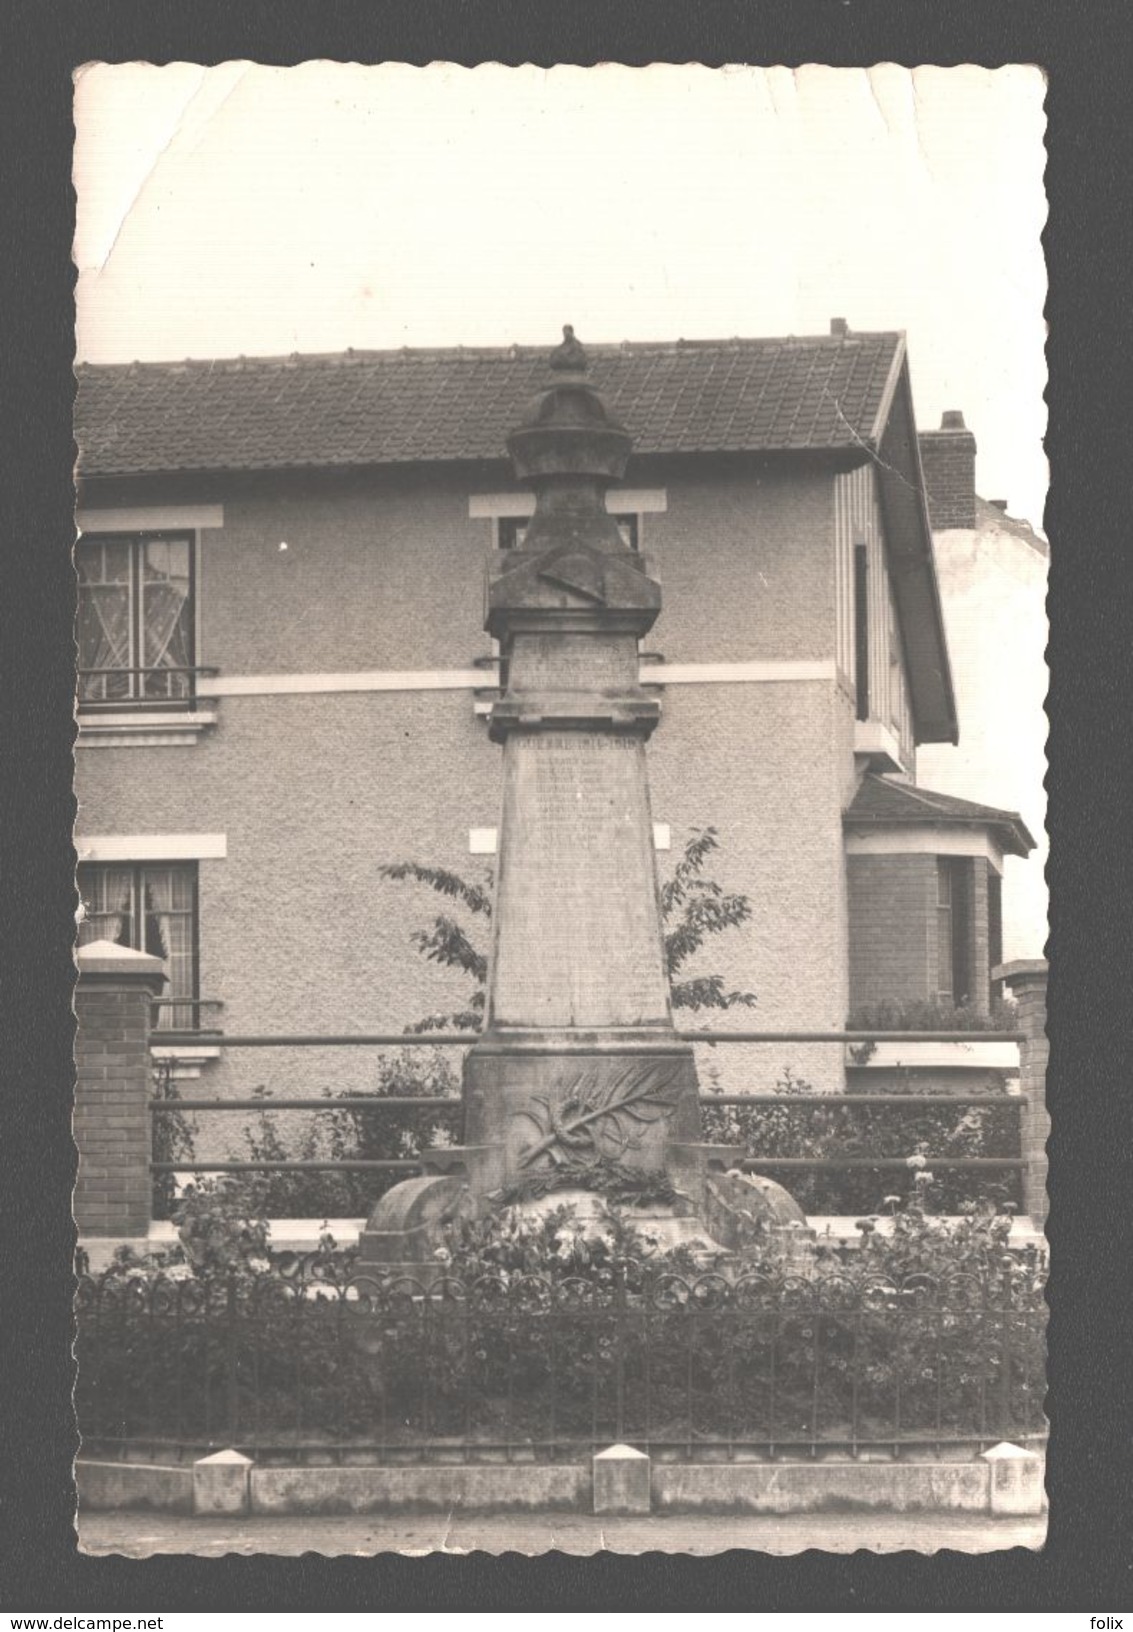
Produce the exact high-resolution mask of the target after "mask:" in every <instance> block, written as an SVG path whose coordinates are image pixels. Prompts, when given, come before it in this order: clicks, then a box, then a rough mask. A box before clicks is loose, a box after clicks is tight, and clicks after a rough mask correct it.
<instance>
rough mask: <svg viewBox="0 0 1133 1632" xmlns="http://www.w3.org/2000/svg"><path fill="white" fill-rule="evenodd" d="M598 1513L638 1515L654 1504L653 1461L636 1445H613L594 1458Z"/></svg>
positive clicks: (596, 1509) (596, 1511) (595, 1503)
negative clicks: (652, 1490)
mask: <svg viewBox="0 0 1133 1632" xmlns="http://www.w3.org/2000/svg"><path fill="white" fill-rule="evenodd" d="M591 1460H592V1466H593V1469H594V1511H595V1513H596V1514H605V1515H607V1516H609V1517H613V1516H614V1515H621V1516H626V1515H630V1516H632V1515H638V1514H642V1513H648V1512H649V1510H650V1507H651V1505H652V1493H651V1488H650V1468H651V1466H652V1464H651V1462H650V1459H649V1457H648V1456H646V1454H645V1452H644V1451H635V1450H634V1448H633V1446H632V1445H611V1446H610V1448H609V1449H608V1450H605V1451H599V1452H598V1454H597V1455H596V1456H595V1457H593V1458H592V1459H591Z"/></svg>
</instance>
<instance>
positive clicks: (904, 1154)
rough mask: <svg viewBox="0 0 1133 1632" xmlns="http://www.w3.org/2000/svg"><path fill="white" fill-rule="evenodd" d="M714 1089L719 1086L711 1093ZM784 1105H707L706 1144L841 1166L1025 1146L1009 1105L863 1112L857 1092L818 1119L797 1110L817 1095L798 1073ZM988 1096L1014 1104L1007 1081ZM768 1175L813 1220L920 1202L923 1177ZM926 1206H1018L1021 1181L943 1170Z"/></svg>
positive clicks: (855, 1172) (883, 1172)
mask: <svg viewBox="0 0 1133 1632" xmlns="http://www.w3.org/2000/svg"><path fill="white" fill-rule="evenodd" d="M709 1087H710V1088H711V1084H709ZM776 1089H777V1091H778V1092H779V1093H780V1094H782V1095H783V1096H784V1101H785V1103H784V1104H783V1105H782V1106H781V1107H780V1106H778V1105H752V1106H750V1107H749V1106H744V1105H713V1104H712V1101H711V1098H708V1099H707V1100H706V1101H705V1102H704V1105H703V1110H702V1116H703V1127H704V1137H705V1139H706V1140H709V1141H710V1142H711V1143H714V1144H715V1143H722V1144H734V1145H739V1146H740V1147H741V1149H742V1150H743V1151H744V1152H745V1154H746V1155H747V1156H748V1157H750V1158H752V1159H758V1158H759V1157H761V1156H764V1157H766V1156H807V1157H818V1158H829V1159H832V1160H836V1159H839V1158H843V1157H858V1158H861V1157H870V1156H873V1157H880V1156H885V1157H899V1158H901V1159H902V1160H905V1161H908V1159H909V1158H910V1157H918V1156H940V1157H944V1156H952V1157H972V1156H1014V1155H1015V1153H1016V1150H1017V1146H1018V1140H1017V1126H1018V1121H1017V1112H1016V1111H1015V1110H1014V1109H1013V1108H1012V1105H1011V1104H1010V1103H1009V1102H1008V1103H1005V1104H1004V1108H1003V1109H1002V1110H999V1109H998V1107H996V1106H968V1107H966V1106H964V1105H962V1104H958V1103H956V1102H955V1101H951V1100H949V1099H948V1097H947V1096H945V1095H942V1096H941V1099H940V1104H939V1107H937V1106H931V1107H920V1106H906V1105H893V1106H892V1107H889V1106H871V1105H856V1104H855V1103H854V1096H853V1094H852V1093H847V1094H846V1095H844V1096H843V1097H842V1099H840V1100H839V1102H838V1103H837V1104H829V1103H827V1104H823V1105H822V1106H821V1107H817V1106H816V1107H815V1109H813V1110H808V1111H801V1110H792V1109H791V1108H790V1105H789V1103H788V1102H789V1101H790V1100H791V1099H796V1100H797V1099H798V1098H799V1097H800V1096H801V1097H805V1096H806V1095H808V1094H812V1093H813V1092H814V1089H813V1087H812V1085H811V1084H810V1083H809V1082H807V1081H806V1079H805V1078H801V1077H797V1076H795V1074H794V1073H793V1071H792V1070H791V1068H790V1066H785V1067H784V1068H783V1074H782V1076H781V1077H780V1079H779V1081H778V1082H777V1084H776ZM902 1091H904V1092H909V1091H910V1090H909V1084H908V1082H907V1080H903V1079H902V1078H901V1077H900V1076H898V1078H897V1079H896V1081H895V1083H894V1086H893V1088H892V1092H894V1093H900V1092H902ZM982 1091H985V1092H1001V1093H1002V1094H1003V1098H1004V1100H1005V1102H1007V1101H1008V1100H1009V1096H1008V1094H1007V1091H1006V1087H1005V1085H1004V1079H1003V1078H1002V1076H1001V1075H999V1074H998V1073H994V1072H993V1073H989V1077H988V1080H987V1081H986V1082H985V1083H984V1085H983V1090H982ZM769 1176H770V1177H772V1178H776V1179H779V1180H780V1182H782V1183H784V1184H785V1185H786V1188H787V1189H788V1190H790V1192H791V1194H792V1195H793V1196H794V1197H795V1199H796V1201H797V1202H798V1203H799V1205H800V1207H802V1209H803V1211H804V1212H806V1213H811V1214H815V1213H835V1214H845V1213H860V1212H876V1211H879V1210H880V1208H881V1198H882V1197H883V1196H884V1195H886V1194H889V1193H890V1192H893V1191H896V1192H898V1193H899V1194H900V1196H901V1199H902V1201H909V1200H911V1199H912V1198H913V1195H914V1170H913V1169H912V1168H910V1169H909V1170H908V1171H907V1172H906V1171H902V1170H893V1169H887V1168H875V1169H870V1168H847V1169H845V1170H843V1171H841V1172H837V1171H826V1172H823V1171H808V1170H807V1169H805V1168H803V1169H797V1170H793V1169H788V1170H785V1171H783V1172H781V1173H780V1172H776V1171H775V1170H774V1169H770V1170H769ZM927 1200H928V1201H929V1202H930V1203H931V1207H932V1210H933V1211H935V1212H941V1213H962V1212H965V1211H967V1210H968V1209H975V1208H976V1207H978V1206H980V1205H982V1204H991V1205H992V1206H993V1208H994V1207H996V1206H999V1205H1003V1204H1008V1203H1012V1204H1014V1205H1016V1206H1017V1205H1018V1203H1019V1195H1018V1180H1017V1178H1016V1177H1015V1175H1014V1172H1013V1170H1012V1169H1010V1168H1004V1169H1003V1172H1002V1174H1001V1175H1000V1174H997V1173H996V1172H995V1171H994V1170H992V1169H989V1170H987V1171H986V1172H982V1173H981V1172H979V1171H978V1170H976V1171H972V1172H964V1171H960V1172H952V1171H950V1170H948V1169H941V1171H940V1172H939V1174H937V1176H936V1178H935V1180H934V1183H933V1186H932V1189H931V1193H930V1195H929V1196H928V1198H927Z"/></svg>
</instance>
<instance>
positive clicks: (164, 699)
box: [78, 664, 220, 714]
mask: <svg viewBox="0 0 1133 1632" xmlns="http://www.w3.org/2000/svg"><path fill="white" fill-rule="evenodd" d="M219 673H220V670H219V669H217V668H213V667H211V666H205V665H201V664H198V665H196V667H193V668H175V667H168V668H167V667H165V666H164V665H158V666H156V667H151V668H122V667H118V666H115V667H113V668H101V669H80V670H79V671H78V678H79V710H80V712H81V713H83V714H87V713H97V712H99V711H100V710H102V711H104V712H110V713H113V712H114V711H116V710H122V709H127V710H128V709H137V708H145V709H151V708H153V709H162V708H165V709H169V708H175V709H182V710H188V711H190V712H191V711H192V710H194V709H195V708H196V706H197V680H198V678H199V677H200V676H202V675H207V676H212V675H216V674H219Z"/></svg>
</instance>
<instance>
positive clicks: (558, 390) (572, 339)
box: [507, 323, 633, 486]
mask: <svg viewBox="0 0 1133 1632" xmlns="http://www.w3.org/2000/svg"><path fill="white" fill-rule="evenodd" d="M589 366H590V362H589V358H588V357H587V355H586V349H585V347H584V346H583V345H582V343H581V341H580V340H578V339H577V337H576V336H575V332H574V329H573V328H572V327H571V325H570V324H569V323H565V324H564V325H563V339H562V342H561V344H560V345H558V346H556V347H555V349H554V350H553V351H552V352H551V353H550V356H549V357H548V358H547V368H548V375H547V379H546V380H545V382H544V384H543V385H542V387H541V388H540V390H539V392H538V394H537V395H536V397H535V398H534V400H533V401H532V402H531V404H530V405H529V407H528V409H527V412H526V414H525V415H524V418H523V420H522V421H521V423H520V424H519V425H518V426H517V427H516V429H515V430H514V431H513V432H512V433H511V435H510V436H509V437H508V439H507V447H508V453H509V454H510V455H511V458H512V461H513V463H514V465H515V472H516V475H517V476H518V477H519V479H520V480H521V481H530V482H531V483H532V484H533V485H535V486H538V484H539V481H540V479H541V478H546V477H554V476H588V477H594V478H597V479H599V480H600V481H604V482H616V481H620V479H621V477H622V475H623V473H624V471H625V467H626V461H627V460H628V459H629V456H630V452H631V450H632V448H633V438H632V437H631V436H630V434H629V432H628V431H627V430H626V429H625V427H624V426H623V425H619V424H618V423H617V421H616V420H614V419H612V418H611V416H610V414H609V411H608V410H607V408H606V404H605V403H604V402H603V400H602V397H601V394H600V393H599V392H598V391H596V390H595V388H594V386H593V385H591V384H590V381H589V379H588V373H589Z"/></svg>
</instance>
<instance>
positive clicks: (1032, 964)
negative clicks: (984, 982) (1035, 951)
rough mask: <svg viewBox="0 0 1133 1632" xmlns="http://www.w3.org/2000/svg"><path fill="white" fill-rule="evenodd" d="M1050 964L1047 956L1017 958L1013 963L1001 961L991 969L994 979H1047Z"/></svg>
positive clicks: (1008, 982) (1011, 980)
mask: <svg viewBox="0 0 1133 1632" xmlns="http://www.w3.org/2000/svg"><path fill="white" fill-rule="evenodd" d="M1049 969H1050V965H1049V964H1048V963H1047V961H1046V959H1045V958H1016V959H1015V960H1014V961H1013V962H1012V963H1000V964H997V965H996V967H995V968H994V969H993V970H992V971H991V978H992V980H1005V981H1006V982H1007V984H1008V985H1009V986H1010V985H1011V984H1012V983H1013V982H1014V981H1027V980H1045V979H1046V977H1047V974H1048V972H1049Z"/></svg>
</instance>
